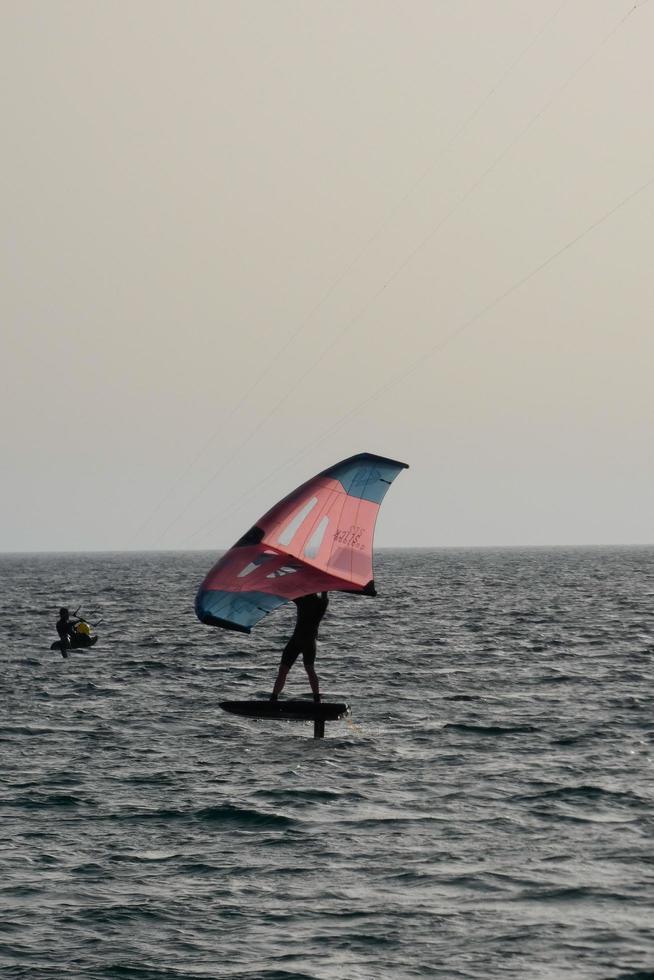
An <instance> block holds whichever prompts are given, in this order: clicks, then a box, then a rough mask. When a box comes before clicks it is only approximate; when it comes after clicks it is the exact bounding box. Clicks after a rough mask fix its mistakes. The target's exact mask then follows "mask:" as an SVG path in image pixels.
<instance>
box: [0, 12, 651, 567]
mask: <svg viewBox="0 0 654 980" xmlns="http://www.w3.org/2000/svg"><path fill="white" fill-rule="evenodd" d="M653 34H654V0H640V2H636V0H567V2H563V3H562V2H561V0H530V2H529V3H525V2H524V0H494V2H493V3H488V2H487V0H429V2H423V0H412V2H411V3H410V4H406V3H400V2H397V0H396V2H386V0H347V2H344V0H342V2H338V0H324V2H323V0H311V2H307V0H257V2H253V0H230V2H226V0H139V2H138V3H107V2H104V0H103V2H99V0H49V2H47V3H46V2H43V0H38V2H35V0H4V2H3V4H2V6H1V8H0V63H1V64H2V66H3V68H2V71H3V76H4V77H3V83H4V84H3V85H2V86H1V93H0V100H1V108H0V113H1V123H2V135H3V144H4V147H3V151H2V171H3V181H2V190H1V191H0V193H1V195H2V198H1V202H2V221H1V222H0V268H1V270H2V288H1V289H0V324H1V331H0V410H1V416H2V426H1V429H0V451H1V453H2V463H3V465H2V497H1V502H2V506H1V507H0V551H22V550H27V551H57V550H71V551H77V550H118V551H120V550H125V549H136V550H145V549H151V548H155V549H159V548H161V549H187V548H203V549H204V548H206V549H220V548H223V547H226V546H228V545H230V544H231V543H232V542H233V541H234V540H236V539H237V538H238V537H240V536H241V534H242V533H243V531H244V530H245V529H246V528H248V527H249V526H250V525H252V524H254V523H255V521H256V519H257V518H258V517H259V516H260V515H261V514H262V513H263V512H265V511H266V510H267V509H268V508H269V507H270V506H271V505H272V504H273V503H274V502H275V501H276V500H278V499H279V498H280V497H282V496H284V495H285V494H286V493H287V492H289V491H290V490H291V489H293V487H294V486H296V485H297V484H299V483H301V482H303V481H304V480H305V479H308V478H309V477H310V476H312V475H313V474H314V473H316V472H318V471H320V470H322V469H324V468H325V467H327V466H329V465H330V464H332V463H334V462H336V461H337V460H339V459H342V458H344V457H347V456H349V455H351V454H353V453H356V452H363V451H367V452H374V453H379V454H381V455H386V456H391V457H393V458H396V459H399V460H403V461H405V462H407V463H409V465H410V469H409V470H407V471H405V472H403V473H402V474H401V476H400V477H399V478H398V480H397V481H396V482H395V484H394V486H393V488H392V490H391V492H390V493H389V494H388V496H387V498H386V500H385V502H384V506H383V508H382V514H381V516H380V520H379V524H378V529H377V538H376V540H377V543H378V545H380V546H407V547H412V546H496V545H508V546H517V545H566V544H569V545H575V544H651V543H654V518H653V514H652V486H653V485H654V451H653V448H652V442H653V440H652V430H653V423H654V385H653V384H652V363H653V359H654V330H653V323H652V311H653V308H654V276H653V274H652V255H653V254H654V129H653V127H652V125H651V107H652V104H653V103H654V60H653V59H652V57H651V50H652V46H651V38H652V36H653Z"/></svg>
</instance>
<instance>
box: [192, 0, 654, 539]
mask: <svg viewBox="0 0 654 980" xmlns="http://www.w3.org/2000/svg"><path fill="white" fill-rule="evenodd" d="M645 2H647V0H645ZM653 185H654V175H652V176H651V177H649V178H648V180H646V181H645V182H644V183H642V184H640V185H639V186H638V187H637V188H636V189H635V190H633V191H631V192H630V193H629V194H627V195H626V196H625V197H623V198H622V199H621V200H620V201H618V203H617V204H614V205H613V206H612V207H611V208H609V209H608V210H607V211H605V212H603V214H601V215H600V216H599V217H598V218H596V219H595V220H594V221H592V222H591V223H590V224H589V225H587V226H586V227H585V228H584V229H583V230H582V231H580V232H579V233H578V234H577V235H575V236H574V237H573V238H571V239H569V240H568V241H567V242H566V243H565V244H564V245H562V246H561V247H560V248H558V249H556V251H554V252H552V253H551V254H550V255H549V256H548V257H547V258H546V259H544V260H543V261H542V262H540V263H539V264H538V265H536V266H535V267H534V268H533V269H532V270H531V271H530V272H528V273H526V274H525V275H524V276H521V277H520V279H518V280H516V282H514V283H513V284H512V285H511V286H509V287H508V288H507V289H505V290H503V291H502V292H501V293H499V294H498V295H497V296H496V297H494V299H492V300H490V302H488V303H486V304H485V305H484V306H483V307H482V308H481V309H480V310H478V311H477V312H476V313H474V314H473V315H472V316H471V317H468V319H466V320H464V321H463V322H462V323H460V324H459V325H458V326H457V327H455V328H454V329H453V330H451V331H450V333H448V334H447V335H446V336H445V337H443V338H441V339H440V340H438V341H437V342H436V343H435V344H432V345H431V346H430V347H428V348H427V349H426V350H424V351H422V352H421V353H420V354H419V355H418V356H417V357H416V358H415V359H414V360H413V361H412V362H411V364H409V366H408V367H406V368H404V369H403V370H401V371H398V372H397V373H396V374H394V375H392V376H391V378H389V380H388V381H386V382H384V384H382V385H380V386H379V387H378V388H376V389H375V391H373V392H372V393H371V394H370V395H367V396H366V397H365V398H363V399H362V400H361V401H359V402H357V404H356V405H354V406H353V407H352V408H351V409H349V410H348V411H347V412H345V413H344V414H343V415H342V416H341V417H340V418H339V419H338V420H337V421H336V422H334V423H333V424H332V425H331V426H329V427H328V428H327V429H326V430H325V431H324V432H323V433H322V435H321V436H319V437H318V438H317V439H312V441H311V443H308V444H306V445H305V446H304V447H303V448H302V449H301V450H299V452H297V453H295V454H294V455H293V456H291V457H289V459H287V460H286V461H285V462H284V463H281V464H280V465H279V466H278V467H277V468H276V469H274V470H272V471H271V472H270V473H269V474H268V475H267V476H266V477H264V478H263V479H262V480H259V481H258V482H257V483H256V484H254V485H253V486H252V487H250V489H249V490H247V491H245V492H244V493H243V494H241V495H240V496H239V498H238V499H237V500H234V501H233V502H232V503H231V504H229V505H228V506H227V507H226V508H225V509H224V510H222V511H220V512H219V513H218V514H215V515H213V516H212V517H211V518H210V519H209V520H208V521H206V522H205V523H204V524H203V525H202V526H201V527H200V528H199V529H198V530H197V531H194V532H193V534H191V536H190V539H189V540H191V541H193V540H194V539H195V538H197V537H198V536H199V535H201V534H203V533H205V532H206V531H207V530H209V529H210V528H211V527H212V526H213V525H214V524H216V523H217V522H218V521H220V520H222V519H223V517H225V516H226V515H227V514H229V513H232V512H234V511H236V510H239V509H240V507H241V506H242V505H243V504H244V503H245V502H246V501H247V499H248V498H249V497H251V496H252V494H253V493H255V492H256V491H257V490H258V489H259V488H260V487H261V486H262V485H265V484H266V483H268V482H269V481H270V480H271V479H272V478H273V477H275V476H276V475H277V474H278V473H280V472H281V471H282V470H285V469H286V468H287V467H288V466H291V465H292V464H293V463H296V462H298V461H299V460H300V459H303V458H304V457H305V456H306V455H308V453H310V452H311V451H313V449H315V447H316V446H319V445H322V443H324V442H325V441H326V440H327V439H328V438H329V437H330V436H332V435H333V434H334V433H335V432H337V431H338V430H339V429H341V428H342V427H343V426H344V425H345V424H346V423H347V422H348V421H349V419H351V418H352V417H353V416H355V415H358V414H359V413H360V412H361V411H362V409H364V408H366V407H367V406H368V405H370V404H371V403H372V402H374V401H376V400H377V399H378V398H380V397H381V396H382V395H384V394H386V392H388V391H390V390H391V389H392V388H393V387H395V386H396V385H397V384H399V383H400V382H401V381H404V380H405V379H406V378H408V377H410V376H411V375H412V374H415V373H416V372H417V371H419V370H420V369H421V368H422V367H424V365H425V363H426V362H427V361H428V360H429V359H430V358H432V357H433V356H434V355H435V354H437V353H440V351H442V350H443V349H444V348H445V347H447V346H448V345H449V344H451V343H452V342H453V341H454V340H456V339H457V338H458V337H459V336H461V334H462V333H464V331H466V330H467V329H468V328H469V327H471V326H473V325H474V324H476V323H477V322H478V321H479V320H481V319H482V318H483V317H484V316H486V314H487V313H489V312H490V311H491V310H493V309H495V308H496V307H497V306H499V305H500V304H501V303H502V302H503V301H504V300H505V299H507V298H508V297H509V296H511V295H512V294H513V293H515V292H517V291H518V290H519V289H520V288H521V287H522V286H524V285H526V284H527V283H528V282H530V281H531V280H532V279H534V278H535V277H536V276H537V275H539V274H540V273H541V272H543V271H544V270H545V269H546V268H547V267H548V266H550V265H551V264H552V263H553V262H555V261H556V260H557V259H559V258H560V257H561V256H562V255H564V254H565V253H566V252H568V251H569V250H570V249H572V248H574V246H575V245H577V244H578V243H579V242H580V241H582V239H584V238H586V236H587V235H590V234H591V233H592V232H593V231H595V229H596V228H599V226H600V225H602V224H604V223H605V222H606V221H608V220H609V219H610V218H611V217H612V216H613V215H614V214H616V213H617V212H618V211H620V210H622V208H624V207H626V206H627V205H628V204H629V203H630V202H631V201H633V200H634V199H635V198H637V197H639V196H640V195H641V194H644V193H645V191H646V190H648V189H649V188H650V187H652V186H653Z"/></svg>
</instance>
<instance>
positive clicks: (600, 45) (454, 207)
mask: <svg viewBox="0 0 654 980" xmlns="http://www.w3.org/2000/svg"><path fill="white" fill-rule="evenodd" d="M637 7H638V4H636V5H635V6H633V7H631V8H630V9H629V10H628V11H626V13H624V14H623V15H622V16H621V18H620V20H619V21H617V22H616V23H615V24H614V26H613V27H612V28H611V29H610V30H609V31H607V32H606V34H604V35H603V36H602V38H601V39H600V41H599V42H598V43H597V44H596V45H595V47H594V48H593V50H592V51H591V52H590V54H588V55H587V56H586V57H585V58H584V59H583V61H582V62H581V63H580V64H579V65H578V66H577V67H576V68H575V69H574V70H573V71H572V72H571V73H570V74H569V75H567V76H566V78H565V79H564V80H563V81H562V82H561V83H560V84H559V85H558V86H557V87H556V88H555V89H554V91H553V92H552V94H551V95H550V96H549V98H548V99H547V100H546V101H545V103H544V104H543V105H542V106H541V108H540V109H539V110H538V111H537V112H536V113H534V114H533V115H532V116H530V118H529V119H528V121H527V122H526V123H525V124H524V125H523V126H522V127H521V129H520V130H519V131H518V132H517V134H516V135H515V136H514V137H513V138H512V139H511V140H510V141H509V143H508V144H506V145H505V146H504V148H503V149H502V150H501V151H500V152H499V153H498V154H497V156H496V157H495V158H494V159H493V161H492V162H491V163H490V164H489V165H488V166H487V167H486V169H485V170H484V171H483V172H482V173H481V175H480V176H479V177H477V178H476V179H475V180H474V181H473V182H472V184H470V185H469V187H468V188H467V190H465V191H464V192H463V194H461V195H460V196H459V198H458V199H457V200H456V201H455V202H454V204H453V205H452V206H451V207H450V208H448V210H447V211H446V212H445V213H444V214H443V215H442V216H441V218H440V219H439V220H438V222H437V223H436V225H435V226H434V227H433V228H432V229H431V230H430V231H429V232H428V234H427V235H425V236H424V237H423V238H422V239H421V240H420V241H419V242H418V244H417V245H416V246H414V248H413V249H412V250H411V251H410V252H409V254H408V255H407V256H406V257H405V259H403V260H402V262H401V263H400V265H399V266H397V268H396V269H395V270H394V272H393V273H392V274H391V275H390V276H389V277H388V278H387V279H386V280H385V281H384V283H383V284H382V285H381V286H380V288H379V289H377V291H376V292H375V293H373V295H372V296H371V297H370V298H369V299H367V300H366V301H365V302H364V303H363V304H362V306H360V307H359V309H358V310H357V311H356V312H355V313H354V314H353V315H352V316H351V317H350V318H349V319H347V320H346V321H345V324H344V325H343V326H342V327H341V328H340V329H339V330H338V331H336V332H335V333H334V335H333V337H332V339H331V340H330V342H329V343H328V344H327V346H326V347H324V348H323V349H322V350H321V351H320V353H319V354H318V356H317V357H316V358H314V360H313V361H312V362H311V363H310V364H309V366H308V368H307V369H306V370H305V371H304V372H303V375H302V378H301V380H300V381H299V382H298V383H297V384H296V385H294V386H292V387H291V388H289V389H287V390H286V392H285V393H284V395H283V396H282V398H281V399H280V400H279V401H278V402H277V403H276V404H275V405H273V406H272V408H271V409H270V410H269V411H268V412H267V414H266V415H265V416H264V417H263V418H262V419H261V420H260V421H259V423H258V424H257V426H256V429H255V430H254V431H253V432H251V433H250V435H249V436H248V437H247V439H246V440H244V442H243V443H242V444H241V446H238V447H236V449H235V451H234V453H232V454H231V456H230V457H229V460H228V461H223V462H222V463H221V465H220V466H219V467H218V468H217V469H216V470H215V471H214V473H213V474H212V475H211V476H210V477H209V479H208V480H207V481H206V482H205V483H204V484H203V486H202V488H201V490H200V491H198V492H197V493H196V494H195V495H194V496H193V497H192V499H191V500H190V501H188V503H187V504H186V505H185V506H184V507H183V508H182V509H181V510H180V511H179V512H178V513H177V515H176V516H175V517H174V518H173V519H172V520H171V521H170V522H169V523H168V525H167V526H166V527H165V528H164V530H163V531H162V532H161V533H160V534H159V535H157V537H156V538H155V539H154V542H153V545H156V544H158V543H159V542H160V541H161V540H162V538H163V537H164V536H165V535H166V534H167V533H168V531H169V530H170V528H171V527H173V526H174V525H175V524H176V523H177V521H178V520H180V519H181V518H182V517H183V516H184V515H185V514H186V513H187V512H188V510H189V509H190V507H191V506H192V505H193V503H195V502H196V500H197V499H198V498H199V497H200V496H202V494H203V493H205V492H206V490H207V489H208V488H209V487H210V486H211V485H212V484H213V483H214V481H215V480H216V479H218V477H219V476H220V475H221V474H222V473H223V472H224V470H225V467H226V466H227V465H228V462H233V460H234V458H235V457H236V456H237V455H238V453H239V452H240V449H241V448H242V447H244V446H245V445H249V443H250V442H251V440H252V438H253V437H254V435H256V434H257V433H258V432H260V431H261V430H262V429H263V428H264V426H265V425H266V424H267V423H268V422H269V421H270V419H271V418H272V417H273V416H274V415H275V414H276V413H277V411H278V410H279V408H280V407H281V406H282V404H284V403H285V402H286V401H287V400H288V399H289V398H290V396H291V395H292V394H293V393H294V392H295V390H296V389H297V387H298V386H299V384H301V383H302V380H304V379H305V378H306V377H307V376H308V375H310V374H311V372H312V371H314V370H315V368H316V367H318V365H319V364H320V363H321V362H322V361H323V360H324V358H325V357H326V356H327V355H328V354H329V353H330V352H331V351H332V350H333V349H334V348H335V346H336V345H337V344H338V343H339V341H340V340H341V338H342V337H343V336H344V335H345V333H346V332H347V331H348V330H349V329H350V328H351V327H352V326H353V325H354V324H355V323H357V322H358V321H359V320H360V319H361V318H362V317H363V315H364V314H365V313H366V312H367V310H368V309H369V308H370V307H371V306H372V304H373V303H374V302H375V301H376V300H377V299H378V298H379V297H380V296H381V295H382V294H383V293H384V292H385V291H386V290H387V289H388V287H389V286H390V285H391V284H392V283H393V282H395V281H396V280H397V279H398V278H399V277H400V276H401V275H402V273H403V272H404V271H405V269H407V268H408V266H409V265H410V264H411V262H412V261H413V259H414V258H415V257H416V255H418V253H419V252H421V251H422V249H423V248H425V246H426V245H427V244H428V243H429V242H430V241H432V240H433V239H434V238H435V236H436V235H437V234H438V232H439V231H440V229H441V228H442V227H443V226H444V224H445V223H446V222H447V221H448V220H449V219H450V218H451V217H452V215H454V214H455V212H456V211H458V210H459V208H460V207H462V206H463V205H464V204H465V203H466V202H467V201H468V200H469V199H470V197H471V196H472V195H473V194H474V192H475V191H476V190H477V189H478V188H479V187H480V186H481V185H482V183H483V182H484V181H485V180H486V178H487V177H488V176H489V175H490V174H491V173H492V172H493V171H494V170H495V169H496V168H497V167H498V166H499V164H500V163H501V162H502V161H503V160H504V159H505V158H506V157H507V156H508V154H509V153H510V152H511V151H512V150H513V148H514V147H515V146H516V145H517V144H518V143H519V142H520V140H521V139H522V138H523V137H524V136H525V135H526V134H527V133H528V132H529V131H530V130H531V129H532V127H533V126H534V125H535V124H536V123H537V122H538V121H539V120H540V119H541V118H542V117H543V116H544V115H545V113H546V112H547V111H548V109H549V108H550V107H551V106H552V105H553V104H554V102H555V101H556V100H557V99H558V98H559V96H560V95H561V94H562V92H564V91H565V90H566V89H567V88H568V86H569V85H571V84H572V83H573V82H574V81H575V79H576V78H577V77H578V76H579V75H580V74H581V72H582V71H583V70H584V69H585V68H586V67H587V66H588V65H589V64H590V62H591V61H593V59H594V58H596V57H597V55H598V54H599V53H600V51H602V49H603V48H604V47H605V46H606V45H607V44H608V43H609V41H610V40H611V39H612V38H613V37H614V36H615V35H616V34H617V32H618V31H619V30H620V28H621V27H622V26H623V25H624V24H625V22H626V21H627V20H628V19H629V18H630V17H631V15H632V14H633V13H634V12H635V10H636V9H637ZM560 9H561V7H559V8H558V9H557V10H556V11H555V14H554V15H553V16H556V14H557V13H558V10H560ZM551 19H553V17H552V18H550V20H551ZM543 29H544V28H543ZM541 33H542V30H541ZM518 60H519V59H518Z"/></svg>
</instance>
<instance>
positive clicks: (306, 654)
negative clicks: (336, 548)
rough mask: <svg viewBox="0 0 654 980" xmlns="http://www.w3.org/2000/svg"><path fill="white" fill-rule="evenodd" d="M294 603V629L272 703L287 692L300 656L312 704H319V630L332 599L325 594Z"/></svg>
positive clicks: (280, 669)
mask: <svg viewBox="0 0 654 980" xmlns="http://www.w3.org/2000/svg"><path fill="white" fill-rule="evenodd" d="M293 602H294V603H295V605H296V606H297V620H296V623H295V629H294V630H293V635H292V636H291V638H290V640H289V641H288V643H287V644H286V647H285V648H284V652H283V653H282V659H281V663H280V665H279V672H278V674H277V680H276V681H275V686H274V687H273V692H272V694H271V695H270V700H271V701H276V700H277V697H278V695H279V694H281V692H282V690H283V689H284V684H285V683H286V678H287V676H288V672H289V670H290V669H291V667H292V666H293V664H294V663H295V661H296V660H297V658H298V657H299V655H300V654H302V662H303V664H304V669H305V670H306V672H307V676H308V678H309V684H310V685H311V692H312V694H313V700H314V701H315V702H316V703H318V702H319V701H320V688H319V686H318V675H317V674H316V672H315V670H314V669H313V665H314V663H315V661H316V640H317V638H318V628H319V626H320V621H321V619H322V618H323V616H324V615H325V613H326V611H327V606H328V604H329V599H328V598H327V593H326V592H321V593H320V595H318V593H313V594H312V595H304V596H300V598H299V599H293Z"/></svg>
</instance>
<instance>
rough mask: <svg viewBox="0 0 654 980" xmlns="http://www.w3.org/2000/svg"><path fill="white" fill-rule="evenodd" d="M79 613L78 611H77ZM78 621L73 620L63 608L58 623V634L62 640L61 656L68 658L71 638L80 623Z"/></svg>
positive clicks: (63, 607)
mask: <svg viewBox="0 0 654 980" xmlns="http://www.w3.org/2000/svg"><path fill="white" fill-rule="evenodd" d="M75 611H77V610H75ZM78 622H79V620H78V619H71V618H70V613H69V612H68V610H67V609H66V607H65V606H62V607H61V609H60V610H59V619H58V620H57V622H56V624H55V625H56V629H57V633H58V634H59V639H60V640H61V656H62V657H67V656H68V652H67V651H68V650H70V647H71V642H70V638H71V636H72V635H73V633H74V632H75V624H76V623H78Z"/></svg>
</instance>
